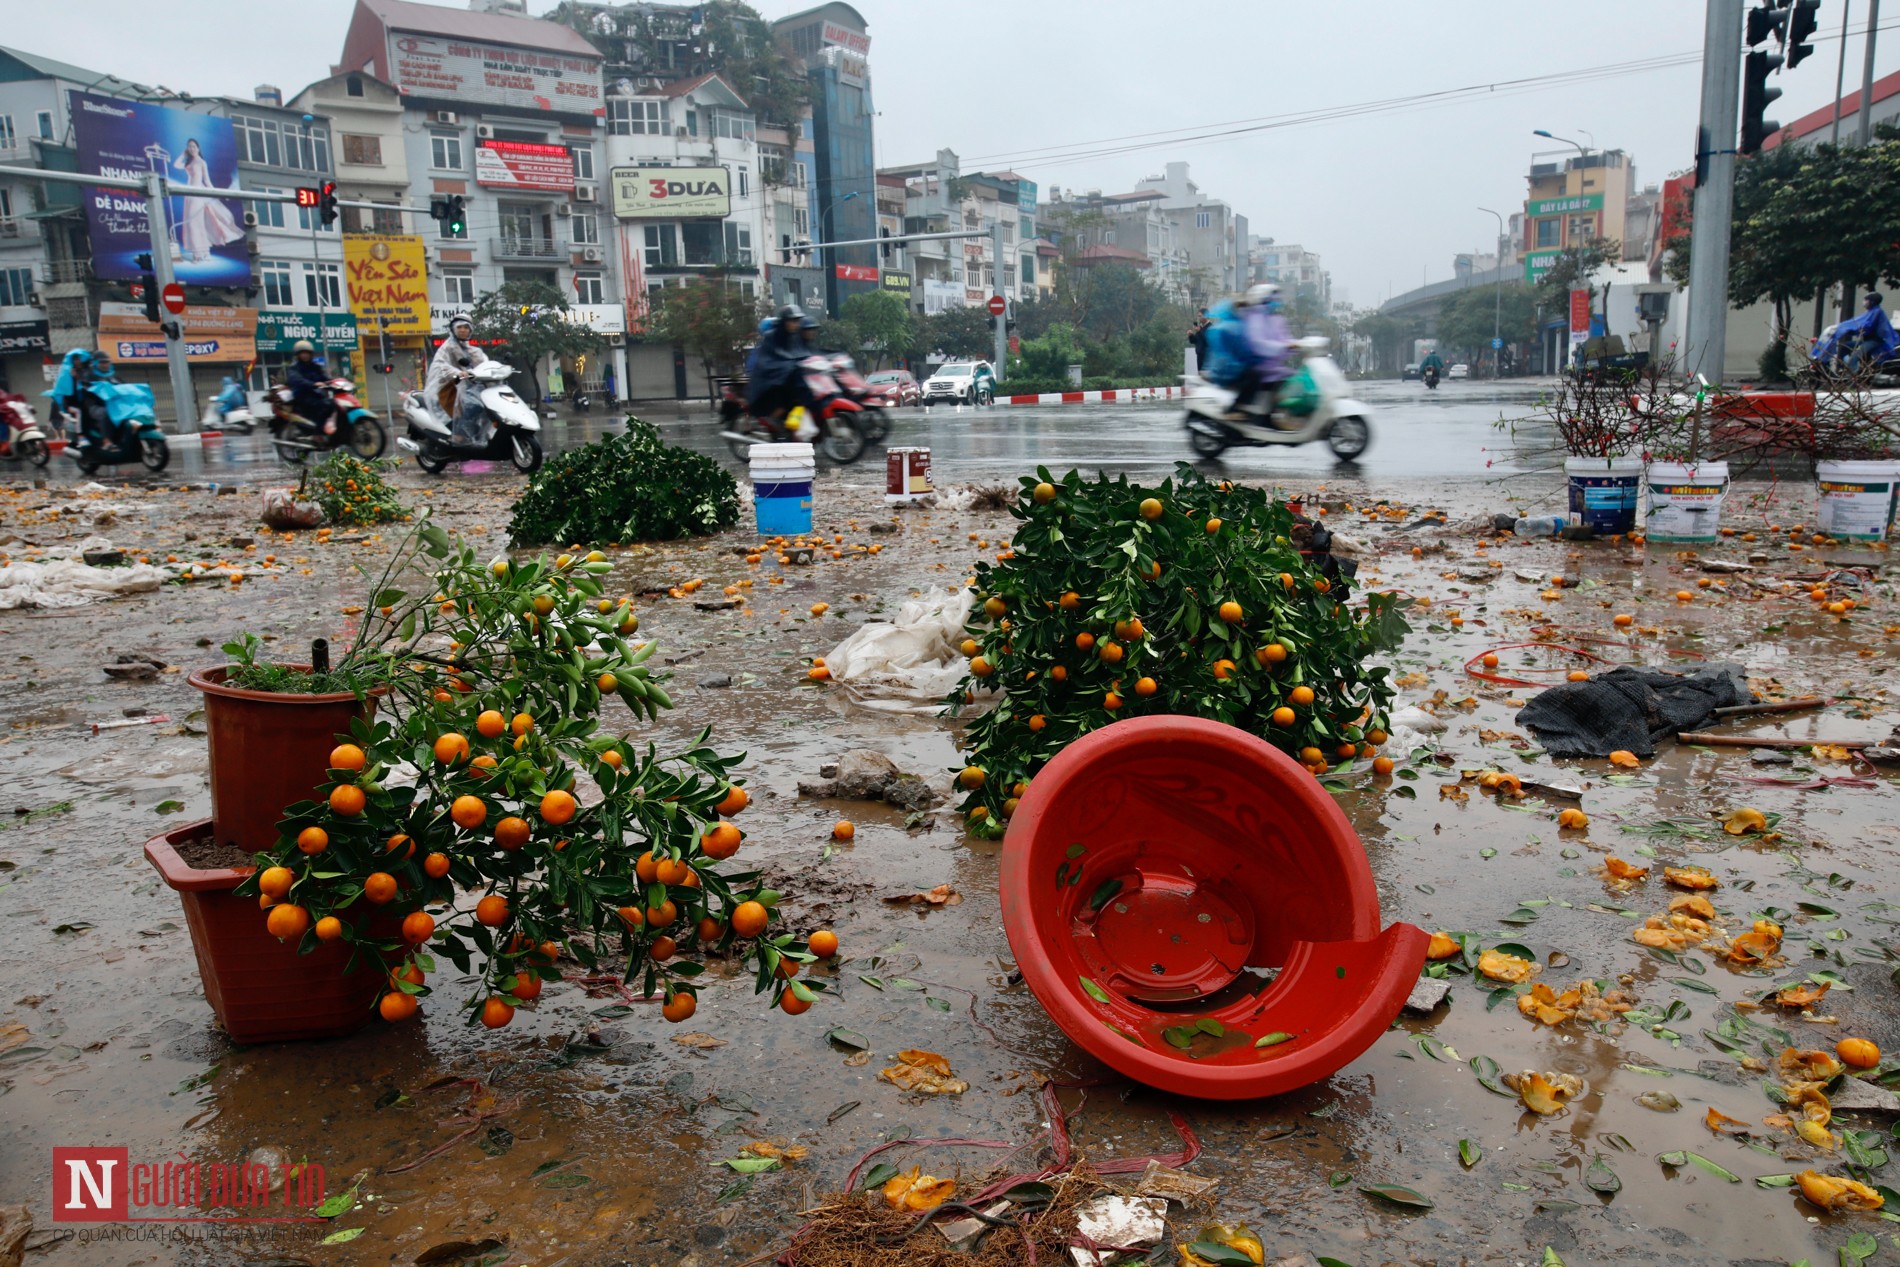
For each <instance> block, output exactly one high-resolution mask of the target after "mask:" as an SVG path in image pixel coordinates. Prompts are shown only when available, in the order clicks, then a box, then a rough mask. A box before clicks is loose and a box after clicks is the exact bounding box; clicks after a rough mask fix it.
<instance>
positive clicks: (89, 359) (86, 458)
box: [45, 348, 172, 475]
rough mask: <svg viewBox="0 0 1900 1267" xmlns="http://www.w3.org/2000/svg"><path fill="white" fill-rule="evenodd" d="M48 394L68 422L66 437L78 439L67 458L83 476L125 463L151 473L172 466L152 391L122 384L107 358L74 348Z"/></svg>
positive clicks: (61, 365) (71, 445)
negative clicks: (139, 466) (140, 465)
mask: <svg viewBox="0 0 1900 1267" xmlns="http://www.w3.org/2000/svg"><path fill="white" fill-rule="evenodd" d="M82 379H83V383H82V381H81V380H82ZM45 394H46V395H48V396H50V397H52V399H53V408H54V409H55V410H57V411H60V416H61V417H62V418H64V419H65V423H66V430H67V434H68V435H72V436H76V437H77V439H75V440H73V442H72V443H70V444H68V445H67V446H66V456H67V457H70V458H71V459H72V460H73V461H74V462H76V463H78V464H79V469H80V470H81V471H82V472H84V473H85V474H87V475H91V474H92V473H93V472H94V471H96V470H98V469H99V468H100V467H102V466H119V465H122V464H124V463H126V462H139V463H142V464H143V465H144V466H145V469H146V470H148V471H162V470H164V469H165V467H166V466H167V465H169V464H170V462H171V460H172V458H171V447H170V446H169V445H167V444H166V443H165V433H164V432H163V431H161V430H160V429H159V426H158V401H157V399H156V398H155V397H154V396H153V395H152V389H151V388H149V387H147V386H145V384H143V383H121V382H119V381H118V379H116V378H114V377H113V370H112V363H111V362H110V361H108V360H106V359H105V358H104V357H101V356H99V355H97V354H95V353H92V352H88V351H86V350H85V349H84V348H74V349H73V350H72V351H70V352H68V353H67V354H66V356H65V359H64V360H63V361H61V362H60V367H59V376H58V377H57V378H56V379H54V381H53V389H52V390H51V391H49V392H47V393H45Z"/></svg>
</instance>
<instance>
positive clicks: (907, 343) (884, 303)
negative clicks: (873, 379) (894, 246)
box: [832, 290, 917, 369]
mask: <svg viewBox="0 0 1900 1267" xmlns="http://www.w3.org/2000/svg"><path fill="white" fill-rule="evenodd" d="M832 325H833V327H834V328H835V329H836V330H837V341H838V342H841V343H843V344H844V345H846V346H847V347H849V348H850V349H851V350H853V351H857V350H858V349H863V350H864V351H866V352H868V353H870V354H871V358H872V362H871V364H872V368H873V369H882V368H883V367H884V358H885V357H887V356H890V357H899V356H911V355H913V354H914V353H915V352H916V351H917V318H916V317H914V316H912V315H911V311H910V304H909V303H907V302H906V301H905V300H903V299H902V298H900V297H898V296H897V295H894V294H892V293H891V292H890V291H888V290H874V291H870V292H868V293H866V294H862V295H853V296H851V297H850V298H849V299H847V300H845V301H844V308H843V310H842V311H841V312H840V313H839V314H838V318H837V320H835V321H834V322H832Z"/></svg>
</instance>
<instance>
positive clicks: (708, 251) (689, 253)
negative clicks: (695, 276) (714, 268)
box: [680, 221, 725, 264]
mask: <svg viewBox="0 0 1900 1267" xmlns="http://www.w3.org/2000/svg"><path fill="white" fill-rule="evenodd" d="M722 223H723V222H722ZM721 227H722V225H721V224H707V223H705V222H703V221H695V222H691V223H687V224H682V225H681V226H680V260H681V262H682V263H686V264H718V263H720V262H722V261H721V255H722V254H723V252H724V248H725V235H724V234H723V233H722V232H721V231H720V230H721Z"/></svg>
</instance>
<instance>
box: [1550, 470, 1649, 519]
mask: <svg viewBox="0 0 1900 1267" xmlns="http://www.w3.org/2000/svg"><path fill="white" fill-rule="evenodd" d="M1564 474H1565V475H1567V476H1569V477H1570V518H1571V521H1572V522H1574V523H1579V524H1582V525H1584V526H1585V527H1587V528H1589V529H1590V531H1592V532H1594V533H1596V534H1597V535H1598V536H1603V537H1610V536H1617V535H1619V534H1622V533H1627V532H1629V531H1631V530H1632V529H1633V528H1635V527H1636V505H1637V502H1638V500H1639V499H1640V498H1641V496H1642V489H1643V461H1642V459H1641V458H1633V457H1632V458H1565V459H1564Z"/></svg>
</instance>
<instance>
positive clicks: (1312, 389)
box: [1277, 365, 1319, 418]
mask: <svg viewBox="0 0 1900 1267" xmlns="http://www.w3.org/2000/svg"><path fill="white" fill-rule="evenodd" d="M1277 403H1278V404H1279V407H1280V408H1282V409H1284V410H1286V411H1287V412H1288V413H1290V414H1293V415H1295V416H1296V417H1300V418H1304V417H1305V416H1306V415H1308V414H1310V413H1312V412H1313V411H1314V410H1315V409H1318V408H1319V384H1318V383H1316V382H1314V381H1313V371H1311V370H1309V369H1307V368H1306V367H1305V366H1304V365H1302V366H1300V368H1299V369H1297V370H1294V371H1293V377H1291V378H1289V379H1287V380H1286V386H1284V387H1282V388H1281V389H1280V398H1279V401H1278V402H1277Z"/></svg>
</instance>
